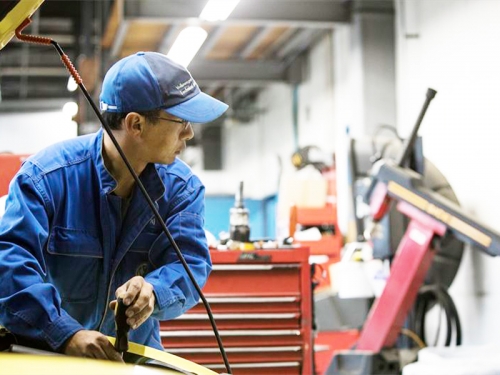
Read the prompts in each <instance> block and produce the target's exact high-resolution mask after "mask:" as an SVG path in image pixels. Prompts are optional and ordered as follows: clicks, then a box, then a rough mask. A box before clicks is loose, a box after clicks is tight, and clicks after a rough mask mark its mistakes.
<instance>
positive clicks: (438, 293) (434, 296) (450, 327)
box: [415, 284, 462, 346]
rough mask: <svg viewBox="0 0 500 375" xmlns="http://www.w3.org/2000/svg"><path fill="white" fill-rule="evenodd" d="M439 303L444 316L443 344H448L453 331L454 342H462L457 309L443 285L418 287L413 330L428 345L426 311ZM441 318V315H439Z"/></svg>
mask: <svg viewBox="0 0 500 375" xmlns="http://www.w3.org/2000/svg"><path fill="white" fill-rule="evenodd" d="M435 304H439V305H440V306H441V308H442V309H443V310H444V312H445V316H446V339H445V346H450V345H451V341H452V335H453V332H455V344H456V345H457V346H458V345H461V344H462V327H461V324H460V318H459V316H458V311H457V308H456V306H455V304H454V303H453V300H452V298H451V296H450V295H449V293H448V291H447V290H446V288H445V287H444V286H443V285H440V284H434V285H425V286H423V287H422V288H420V291H419V294H418V296H417V301H416V307H415V332H416V334H417V335H418V336H419V337H420V338H422V340H423V341H424V342H425V343H426V345H428V343H427V341H426V338H425V320H426V315H427V311H428V310H429V309H430V308H431V307H432V306H434V305H435ZM440 318H441V316H440Z"/></svg>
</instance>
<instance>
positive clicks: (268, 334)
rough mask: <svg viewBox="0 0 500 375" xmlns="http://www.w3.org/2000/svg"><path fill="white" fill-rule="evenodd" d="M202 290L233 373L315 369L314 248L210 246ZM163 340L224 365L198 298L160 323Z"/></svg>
mask: <svg viewBox="0 0 500 375" xmlns="http://www.w3.org/2000/svg"><path fill="white" fill-rule="evenodd" d="M211 255H212V262H213V271H212V273H211V275H210V277H209V279H208V282H207V284H206V285H205V287H204V288H203V292H204V294H205V297H206V298H207V300H208V302H209V303H210V307H211V309H212V313H213V314H214V318H215V321H216V323H217V328H218V329H219V333H220V335H221V338H222V342H223V344H224V348H225V350H226V354H227V356H228V360H229V363H230V364H231V369H232V371H233V374H234V375H268V374H273V375H278V374H286V375H295V374H297V375H299V374H302V375H312V374H313V365H312V357H313V344H312V302H311V275H310V266H309V249H308V248H297V249H279V250H278V249H277V250H256V251H217V250H213V251H211ZM161 336H162V342H163V346H164V347H165V349H166V350H167V351H169V352H170V353H172V354H176V355H178V356H181V357H184V358H186V359H189V360H191V361H194V362H196V363H199V364H201V365H204V366H206V367H209V368H211V369H213V370H214V371H217V372H224V371H225V367H224V364H223V361H222V357H221V355H220V353H219V349H218V346H217V342H216V340H215V336H214V334H213V332H212V328H211V326H210V322H209V320H208V317H207V314H206V312H205V309H204V307H203V304H202V303H201V302H200V303H199V304H198V305H197V306H195V307H194V308H193V309H191V310H190V311H189V312H188V313H186V314H184V315H182V316H181V317H179V318H177V319H175V320H172V321H168V322H162V323H161Z"/></svg>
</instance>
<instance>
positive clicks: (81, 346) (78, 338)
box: [64, 330, 123, 362]
mask: <svg viewBox="0 0 500 375" xmlns="http://www.w3.org/2000/svg"><path fill="white" fill-rule="evenodd" d="M64 354H66V355H71V356H75V357H87V358H97V359H109V360H112V361H117V362H123V359H122V357H121V356H120V354H119V353H118V352H117V351H116V350H115V348H114V347H113V345H112V344H111V343H110V342H109V340H108V338H107V337H106V336H104V335H103V334H102V333H100V332H97V331H86V330H82V331H78V332H77V333H75V334H74V335H73V336H72V337H71V338H70V339H68V341H67V342H66V345H65V347H64Z"/></svg>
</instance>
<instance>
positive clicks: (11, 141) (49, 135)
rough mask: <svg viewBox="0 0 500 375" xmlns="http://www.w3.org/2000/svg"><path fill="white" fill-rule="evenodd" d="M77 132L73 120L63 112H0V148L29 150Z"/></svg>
mask: <svg viewBox="0 0 500 375" xmlns="http://www.w3.org/2000/svg"><path fill="white" fill-rule="evenodd" d="M76 135H77V125H76V123H75V122H73V121H71V119H70V118H68V116H67V115H65V114H63V113H62V112H33V113H23V114H19V113H16V114H14V113H12V114H10V113H8V114H0V152H11V153H14V154H32V153H35V152H37V151H39V150H41V149H42V148H44V147H47V146H49V145H51V144H53V143H56V142H58V141H62V140H64V139H68V138H72V137H76Z"/></svg>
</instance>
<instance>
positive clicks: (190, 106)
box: [165, 92, 229, 123]
mask: <svg viewBox="0 0 500 375" xmlns="http://www.w3.org/2000/svg"><path fill="white" fill-rule="evenodd" d="M228 108H229V106H228V105H227V104H226V103H223V102H221V101H220V100H217V99H215V98H212V97H211V96H210V95H207V94H205V93H203V92H200V93H199V94H198V95H196V96H195V97H193V98H191V99H189V100H187V101H185V102H183V103H180V104H177V105H174V106H173V107H170V108H167V109H165V112H167V113H169V114H171V115H174V116H177V117H179V118H181V119H183V120H186V121H190V122H197V123H204V122H210V121H214V120H215V119H217V118H218V117H220V116H221V115H222V114H223V113H224V112H226V110H227V109H228Z"/></svg>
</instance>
